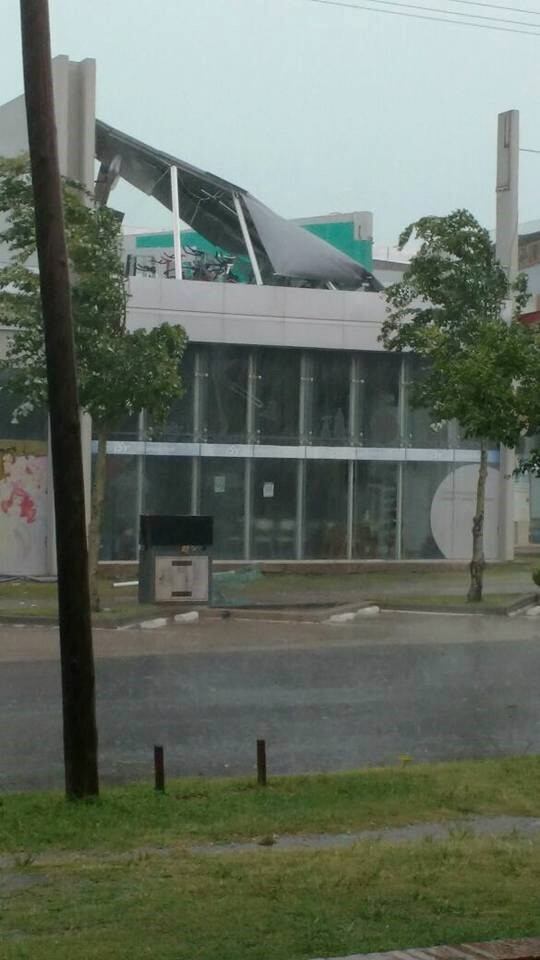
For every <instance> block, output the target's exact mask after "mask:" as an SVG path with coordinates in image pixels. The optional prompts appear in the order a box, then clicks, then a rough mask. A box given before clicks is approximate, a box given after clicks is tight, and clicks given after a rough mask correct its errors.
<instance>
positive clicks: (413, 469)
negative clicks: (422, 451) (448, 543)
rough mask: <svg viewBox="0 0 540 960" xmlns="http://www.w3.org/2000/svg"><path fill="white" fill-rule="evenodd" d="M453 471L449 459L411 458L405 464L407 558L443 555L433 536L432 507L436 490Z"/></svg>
mask: <svg viewBox="0 0 540 960" xmlns="http://www.w3.org/2000/svg"><path fill="white" fill-rule="evenodd" d="M451 473H452V468H451V466H450V465H449V464H447V463H411V462H409V463H406V464H404V465H403V522H402V530H403V533H402V556H403V558H404V559H406V560H409V559H416V558H420V559H422V560H440V559H441V558H442V553H441V551H440V550H439V547H438V546H437V544H436V542H435V539H434V537H433V532H432V526H431V511H432V507H433V500H434V497H435V495H436V493H437V490H438V489H439V487H440V485H441V483H442V482H443V480H445V478H446V477H447V476H448V475H449V474H451ZM446 499H448V498H447V497H446ZM450 526H451V524H450Z"/></svg>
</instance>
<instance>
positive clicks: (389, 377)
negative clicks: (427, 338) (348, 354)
mask: <svg viewBox="0 0 540 960" xmlns="http://www.w3.org/2000/svg"><path fill="white" fill-rule="evenodd" d="M358 361H359V362H358V367H359V375H358V400H357V411H358V414H357V415H358V424H359V426H358V439H359V442H360V443H361V444H362V445H363V446H365V447H399V446H400V445H402V444H404V443H405V435H404V432H403V430H402V429H401V422H402V419H403V418H402V411H400V373H401V358H400V357H397V356H395V354H392V353H390V354H389V353H364V354H360V357H359V358H358Z"/></svg>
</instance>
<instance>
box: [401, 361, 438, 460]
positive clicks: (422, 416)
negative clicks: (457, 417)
mask: <svg viewBox="0 0 540 960" xmlns="http://www.w3.org/2000/svg"><path fill="white" fill-rule="evenodd" d="M404 362H405V382H406V394H405V395H406V410H405V437H406V441H407V444H408V445H409V446H411V447H429V448H437V447H447V446H448V424H447V423H436V422H435V420H434V418H433V417H432V416H431V414H430V412H429V410H426V409H425V408H424V407H417V406H415V405H414V404H413V402H412V395H413V387H414V384H415V383H417V382H420V381H421V380H422V377H423V376H425V374H426V366H425V362H424V361H422V360H421V358H420V357H413V356H407V357H405V358H404Z"/></svg>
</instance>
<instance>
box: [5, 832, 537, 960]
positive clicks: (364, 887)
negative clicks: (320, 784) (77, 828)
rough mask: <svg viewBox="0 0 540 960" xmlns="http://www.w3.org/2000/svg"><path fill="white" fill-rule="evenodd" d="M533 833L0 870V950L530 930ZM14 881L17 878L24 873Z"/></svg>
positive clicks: (498, 934)
mask: <svg viewBox="0 0 540 960" xmlns="http://www.w3.org/2000/svg"><path fill="white" fill-rule="evenodd" d="M539 854H540V844H539V842H538V841H526V840H520V839H517V838H515V837H509V838H506V839H499V840H493V839H491V840H490V839H481V840H479V839H476V840H475V839H471V838H469V837H462V838H455V839H451V840H450V841H446V842H444V843H440V842H431V843H430V842H427V841H423V842H421V843H415V844H402V845H398V844H395V845H388V844H385V843H377V844H368V843H363V844H358V845H356V846H355V847H353V848H352V849H349V850H341V851H325V852H320V851H318V852H302V853H285V852H279V851H277V850H274V849H272V848H266V849H264V850H262V849H261V850H260V851H259V852H257V853H253V854H244V855H241V856H240V855H228V856H219V857H204V856H200V855H199V856H193V855H192V854H190V853H189V852H187V851H185V850H182V848H181V847H177V848H176V849H175V851H174V852H173V853H172V854H171V855H169V856H167V857H162V856H158V855H156V854H153V855H152V854H150V855H134V856H133V857H132V858H129V859H128V860H119V861H116V862H111V861H102V862H101V863H99V862H90V863H89V862H87V861H85V860H84V859H83V858H75V859H74V860H72V861H71V862H70V863H64V864H58V865H54V864H52V865H47V866H33V865H31V864H29V865H27V866H24V867H19V868H18V869H15V870H13V869H12V871H11V873H10V874H9V875H8V876H7V882H4V884H3V887H2V891H1V893H0V896H2V899H3V904H2V907H3V909H2V916H1V921H0V950H1V955H2V957H3V960H22V958H27V960H30V958H31V960H72V958H73V957H81V958H84V960H103V958H107V960H142V958H145V957H152V958H156V960H157V958H159V960H193V958H204V960H239V958H242V960H301V958H302V960H308V958H313V957H324V956H327V957H335V956H340V955H345V954H348V953H353V952H354V953H356V952H367V951H375V950H388V949H397V948H406V947H413V946H429V945H430V944H436V943H447V942H450V943H459V942H464V941H469V942H470V941H475V940H490V939H499V938H507V937H522V936H534V935H537V934H538V932H539V928H540V920H539V918H540V857H539ZM27 884H28V885H27Z"/></svg>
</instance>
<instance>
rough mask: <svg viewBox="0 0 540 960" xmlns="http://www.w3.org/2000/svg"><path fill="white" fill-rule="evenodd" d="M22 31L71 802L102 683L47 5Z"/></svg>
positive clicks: (94, 786) (83, 770) (28, 16)
mask: <svg viewBox="0 0 540 960" xmlns="http://www.w3.org/2000/svg"><path fill="white" fill-rule="evenodd" d="M21 26H22V51H23V65H24V89H25V99H26V116H27V122H28V142H29V148H30V164H31V170H32V184H33V192H34V210H35V223H36V245H37V253H38V263H39V278H40V287H41V304H42V313H43V325H44V334H45V352H46V361H47V383H48V398H49V418H50V425H51V447H52V462H53V486H54V505H55V512H56V553H57V563H58V608H59V625H60V659H61V668H62V713H63V727H64V766H65V782H66V794H67V796H68V797H69V798H79V797H89V796H96V795H97V794H98V792H99V782H98V767H97V729H96V710H95V676H94V656H93V650H92V625H91V618H90V596H89V589H88V554H87V546H86V520H85V504H84V483H83V466H82V451H81V429H80V419H79V403H78V395H77V378H76V368H75V348H74V342H73V322H72V313H71V292H70V282H69V266H68V258H67V250H66V241H65V235H64V215H63V206H62V187H61V182H60V173H59V166H58V146H57V138H56V123H55V115H54V94H53V83H52V68H51V44H50V29H49V8H48V0H21Z"/></svg>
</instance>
